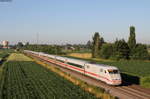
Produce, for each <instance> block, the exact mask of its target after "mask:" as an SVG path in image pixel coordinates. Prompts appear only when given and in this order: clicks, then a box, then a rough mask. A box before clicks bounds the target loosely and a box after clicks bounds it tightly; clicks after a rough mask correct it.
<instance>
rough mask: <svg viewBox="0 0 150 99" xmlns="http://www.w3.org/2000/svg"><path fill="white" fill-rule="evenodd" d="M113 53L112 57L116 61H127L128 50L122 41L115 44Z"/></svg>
mask: <svg viewBox="0 0 150 99" xmlns="http://www.w3.org/2000/svg"><path fill="white" fill-rule="evenodd" d="M113 52H114V53H113V57H114V58H116V59H129V52H130V49H129V46H128V44H127V43H126V42H125V40H124V39H122V40H117V41H116V42H115V44H114V46H113Z"/></svg>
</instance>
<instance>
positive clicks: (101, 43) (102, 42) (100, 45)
mask: <svg viewBox="0 0 150 99" xmlns="http://www.w3.org/2000/svg"><path fill="white" fill-rule="evenodd" d="M104 43H105V42H104V38H103V37H101V38H100V41H99V48H100V49H101V47H102V45H103V44H104Z"/></svg>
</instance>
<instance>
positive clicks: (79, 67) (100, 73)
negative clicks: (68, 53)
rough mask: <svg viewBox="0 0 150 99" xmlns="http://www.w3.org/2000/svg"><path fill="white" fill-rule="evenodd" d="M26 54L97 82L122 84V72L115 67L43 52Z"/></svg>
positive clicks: (27, 51) (26, 51)
mask: <svg viewBox="0 0 150 99" xmlns="http://www.w3.org/2000/svg"><path fill="white" fill-rule="evenodd" d="M24 52H25V53H31V54H32V55H36V56H37V57H40V58H42V59H44V60H46V61H48V62H51V63H54V64H57V65H60V66H62V67H65V68H68V69H71V70H74V71H77V72H80V73H82V74H84V75H87V76H90V77H92V78H95V79H97V80H101V81H103V82H105V83H107V84H109V85H120V84H121V83H122V79H121V76H120V71H119V70H118V68H117V67H115V66H109V65H103V64H95V63H90V62H87V61H84V60H79V59H73V58H66V57H61V56H56V55H50V54H45V53H43V52H34V51H29V50H25V51H24Z"/></svg>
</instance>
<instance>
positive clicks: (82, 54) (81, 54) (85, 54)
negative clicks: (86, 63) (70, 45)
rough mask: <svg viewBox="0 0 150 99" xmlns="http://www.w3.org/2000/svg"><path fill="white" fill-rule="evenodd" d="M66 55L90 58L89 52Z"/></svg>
mask: <svg viewBox="0 0 150 99" xmlns="http://www.w3.org/2000/svg"><path fill="white" fill-rule="evenodd" d="M68 56H73V57H78V58H86V59H87V58H91V53H69V54H68Z"/></svg>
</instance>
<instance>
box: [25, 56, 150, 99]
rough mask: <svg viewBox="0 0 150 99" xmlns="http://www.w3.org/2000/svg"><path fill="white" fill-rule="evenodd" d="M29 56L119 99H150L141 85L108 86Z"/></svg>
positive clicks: (147, 90)
mask: <svg viewBox="0 0 150 99" xmlns="http://www.w3.org/2000/svg"><path fill="white" fill-rule="evenodd" d="M28 55H29V54H28ZM29 56H31V57H32V58H36V59H38V60H40V61H42V62H45V63H47V64H49V65H51V66H55V67H57V68H59V69H61V70H62V71H64V72H67V73H69V74H70V75H72V76H74V77H77V78H79V79H81V80H83V81H85V82H87V83H88V84H92V85H95V86H97V87H101V88H104V89H105V90H106V91H107V92H109V93H110V94H112V95H113V96H117V97H118V98H119V99H150V89H145V88H142V87H140V86H138V85H134V84H133V85H127V84H125V86H124V85H121V86H110V85H107V84H105V83H104V82H102V81H99V80H95V79H94V78H91V77H88V76H85V75H83V74H80V73H78V72H75V71H72V70H70V69H67V68H64V67H62V66H59V65H56V64H53V63H50V62H49V61H47V60H45V59H42V58H40V57H38V56H35V55H34V56H33V55H31V54H30V55H29ZM47 59H48V58H47Z"/></svg>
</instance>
